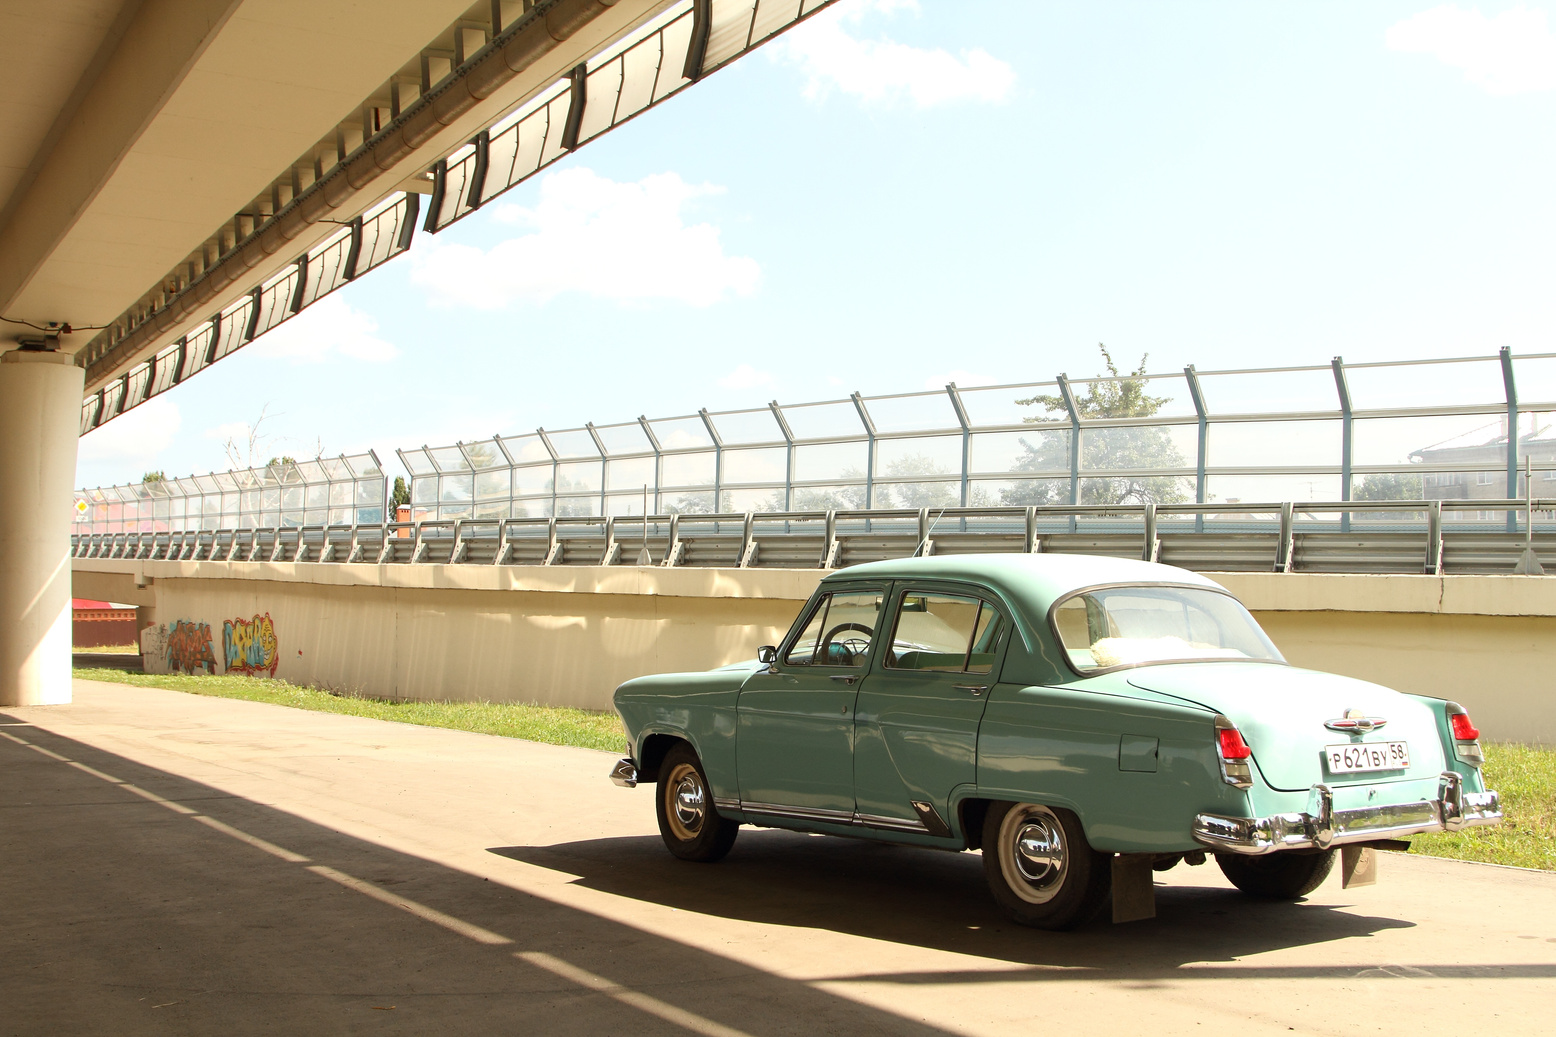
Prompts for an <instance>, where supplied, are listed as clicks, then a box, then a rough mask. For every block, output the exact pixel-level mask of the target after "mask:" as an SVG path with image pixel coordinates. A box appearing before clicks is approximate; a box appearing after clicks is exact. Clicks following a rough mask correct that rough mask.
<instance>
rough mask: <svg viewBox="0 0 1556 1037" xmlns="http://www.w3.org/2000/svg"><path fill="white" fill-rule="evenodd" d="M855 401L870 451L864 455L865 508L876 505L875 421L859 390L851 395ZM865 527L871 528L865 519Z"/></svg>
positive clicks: (855, 407)
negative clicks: (866, 407) (866, 408)
mask: <svg viewBox="0 0 1556 1037" xmlns="http://www.w3.org/2000/svg"><path fill="white" fill-rule="evenodd" d="M849 399H851V400H853V401H854V410H856V411H858V412H859V423H860V424H862V425H863V426H864V436H865V444H866V448H867V449H868V450H869V453H867V454H865V457H864V506H865V510H866V511H868V510H869V509H871V508H873V507H875V421H874V419H872V418H871V417H870V412H869V411H867V410H865V408H864V398H863V397H862V396H860V395H859V394H858V393H857V392H856V393H853V394H852V395H851V396H849ZM865 528H866V529H869V528H870V522H869V520H868V519H866V520H865Z"/></svg>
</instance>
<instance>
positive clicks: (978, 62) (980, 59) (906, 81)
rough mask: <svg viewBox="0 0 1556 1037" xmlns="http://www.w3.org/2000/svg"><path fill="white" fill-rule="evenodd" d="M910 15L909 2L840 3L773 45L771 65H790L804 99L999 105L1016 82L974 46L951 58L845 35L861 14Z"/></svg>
mask: <svg viewBox="0 0 1556 1037" xmlns="http://www.w3.org/2000/svg"><path fill="white" fill-rule="evenodd" d="M898 10H907V11H912V12H915V13H916V12H917V11H918V4H917V2H916V0H873V2H860V3H855V4H840V5H838V6H837V7H834V8H832V9H830V10H828V11H824V12H822V13H821V14H819V15H817V16H816V17H814V18H812V19H810V20H809V21H808V22H806V23H805V24H803V25H800V26H798V27H796V28H795V29H794V30H793V31H791V32H789V33H786V34H785V35H784V36H782V37H781V38H779V39H778V40H777V41H775V44H774V46H773V49H772V56H773V58H774V60H777V61H782V62H786V63H788V64H791V65H797V66H798V67H799V68H800V70H801V71H802V72H803V73H804V74H805V79H806V82H805V96H806V97H807V98H810V99H812V100H815V99H818V98H821V97H825V96H826V95H827V94H828V93H830V92H831V91H832V90H834V89H835V90H839V91H841V92H842V93H844V94H847V95H849V96H851V97H857V98H859V99H860V100H861V101H863V102H865V103H866V104H873V105H890V104H894V103H896V102H898V101H901V100H902V99H904V98H906V99H908V100H910V101H911V102H912V103H913V104H914V105H915V106H916V107H919V108H932V107H935V106H937V105H944V104H951V103H953V102H957V101H985V102H996V101H1003V100H1005V98H1006V97H1008V96H1009V94H1010V91H1011V88H1012V87H1013V86H1015V83H1016V73H1015V70H1014V69H1012V68H1011V67H1010V65H1009V64H1008V63H1006V62H1004V61H1001V60H1000V59H999V58H996V57H994V56H993V55H992V54H990V53H989V52H988V51H986V50H984V49H982V48H981V47H975V48H973V49H971V50H965V49H964V50H962V51H961V52H960V54H959V55H957V54H952V53H950V52H949V51H946V50H942V49H940V48H938V47H937V48H935V49H934V50H926V49H924V48H920V47H910V46H908V45H907V44H904V43H897V42H896V41H894V40H891V39H887V38H886V37H884V36H882V37H880V38H878V39H860V38H858V37H857V36H855V35H854V34H853V33H852V32H850V29H849V27H850V26H851V25H857V24H858V23H859V22H860V21H861V20H862V19H863V18H864V17H865V16H866V15H868V14H893V13H895V12H896V11H898Z"/></svg>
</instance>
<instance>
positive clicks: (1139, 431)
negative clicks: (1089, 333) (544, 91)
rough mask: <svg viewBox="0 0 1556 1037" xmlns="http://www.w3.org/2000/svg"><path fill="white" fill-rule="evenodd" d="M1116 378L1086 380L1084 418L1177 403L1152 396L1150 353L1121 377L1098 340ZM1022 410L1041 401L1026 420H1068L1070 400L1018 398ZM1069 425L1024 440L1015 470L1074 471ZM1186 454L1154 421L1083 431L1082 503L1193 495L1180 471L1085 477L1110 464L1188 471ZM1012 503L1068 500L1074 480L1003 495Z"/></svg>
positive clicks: (1130, 414) (1079, 408)
mask: <svg viewBox="0 0 1556 1037" xmlns="http://www.w3.org/2000/svg"><path fill="white" fill-rule="evenodd" d="M1097 348H1098V350H1099V351H1100V352H1101V353H1102V360H1103V363H1105V364H1106V365H1107V370H1108V376H1109V377H1110V378H1112V379H1115V380H1113V381H1097V382H1091V383H1090V384H1088V385H1087V387H1086V391H1085V393H1083V394H1081V395H1079V396H1077V397H1075V411H1076V414H1077V416H1079V417H1080V418H1081V420H1083V421H1085V420H1088V419H1092V418H1148V417H1151V416H1153V415H1155V414H1156V413H1157V412H1158V411H1160V410H1161V408H1162V407H1163V405H1165V404H1167V403H1170V402H1171V397H1167V396H1151V395H1149V394H1148V393H1147V391H1146V390H1147V388H1148V387H1149V382H1147V380H1146V378H1145V362H1146V356H1142V357H1141V358H1140V366H1139V367H1137V368H1136V369H1135V370H1133V371H1131V372H1129V374H1128V375H1124V376H1120V375H1119V371H1118V365H1117V364H1115V363H1114V362H1113V356H1112V354H1110V353H1109V352H1108V349H1107V346H1105V345H1103V344H1102V343H1098V344H1097ZM1016 403H1017V404H1019V405H1021V406H1023V407H1030V406H1038V407H1041V408H1043V412H1042V413H1041V414H1037V415H1033V416H1030V417H1028V418H1026V419H1025V420H1026V421H1027V422H1030V423H1037V422H1045V423H1046V422H1054V421H1065V420H1068V418H1069V410H1068V408H1066V407H1065V404H1064V397H1062V396H1055V395H1051V394H1039V395H1037V396H1032V397H1029V398H1027V399H1025V400H1017V401H1016ZM1070 436H1071V430H1070V429H1045V430H1043V431H1042V432H1040V433H1038V436H1037V439H1036V441H1033V440H1029V439H1023V440H1022V441H1021V447H1022V453H1021V456H1020V457H1018V458H1017V459H1016V464H1015V466H1014V468H1013V469H1012V470H1013V471H1016V472H1068V471H1069V468H1070ZM1184 464H1185V461H1184V459H1183V455H1182V454H1181V453H1179V451H1178V448H1177V447H1176V446H1174V445H1173V442H1172V438H1171V437H1170V436H1169V435H1168V434H1167V430H1166V429H1163V428H1160V427H1155V426H1148V425H1141V426H1129V427H1125V428H1094V429H1086V430H1084V431H1083V433H1082V434H1081V472H1082V474H1083V478H1082V480H1081V492H1080V503H1081V504H1147V503H1155V504H1173V503H1176V502H1178V501H1183V500H1187V499H1188V494H1187V493H1186V492H1185V491H1184V488H1183V485H1182V482H1181V481H1180V480H1179V479H1178V478H1177V477H1176V476H1119V477H1115V478H1108V479H1095V478H1085V477H1084V473H1085V472H1087V471H1095V470H1098V469H1110V468H1114V469H1116V468H1146V469H1154V468H1181V467H1183V466H1184ZM1000 498H1001V501H1002V503H1005V504H1019V505H1031V504H1068V503H1069V500H1070V487H1069V482H1068V480H1067V479H1062V478H1055V479H1050V480H1046V481H1031V482H1027V483H1024V484H1019V485H1017V486H1015V487H1012V488H1010V489H1007V490H1004V491H1002V492H1001V494H1000Z"/></svg>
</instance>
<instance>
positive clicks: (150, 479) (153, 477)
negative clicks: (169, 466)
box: [140, 468, 167, 486]
mask: <svg viewBox="0 0 1556 1037" xmlns="http://www.w3.org/2000/svg"><path fill="white" fill-rule="evenodd" d="M140 481H141V485H142V486H150V485H152V484H154V483H162V482H167V476H166V475H163V474H162V470H161V469H160V468H159V469H157V470H156V471H155V472H147V473H146V474H145V475H143V476H141V477H140Z"/></svg>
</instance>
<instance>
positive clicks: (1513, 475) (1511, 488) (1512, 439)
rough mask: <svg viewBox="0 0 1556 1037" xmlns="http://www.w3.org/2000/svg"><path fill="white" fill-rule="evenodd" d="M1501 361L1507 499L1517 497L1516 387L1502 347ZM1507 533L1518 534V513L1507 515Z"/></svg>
mask: <svg viewBox="0 0 1556 1037" xmlns="http://www.w3.org/2000/svg"><path fill="white" fill-rule="evenodd" d="M1498 355H1499V358H1500V359H1501V361H1502V384H1503V386H1505V387H1506V389H1507V495H1506V496H1507V499H1508V500H1512V499H1513V498H1515V497H1517V496H1518V385H1517V383H1516V382H1515V381H1514V380H1513V351H1512V349H1511V348H1509V347H1508V346H1503V347H1502V348H1501V349H1500V350H1499V351H1498ZM1507 531H1508V532H1509V533H1516V532H1518V513H1517V512H1516V511H1512V510H1511V509H1510V510H1509V511H1508V513H1507Z"/></svg>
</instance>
